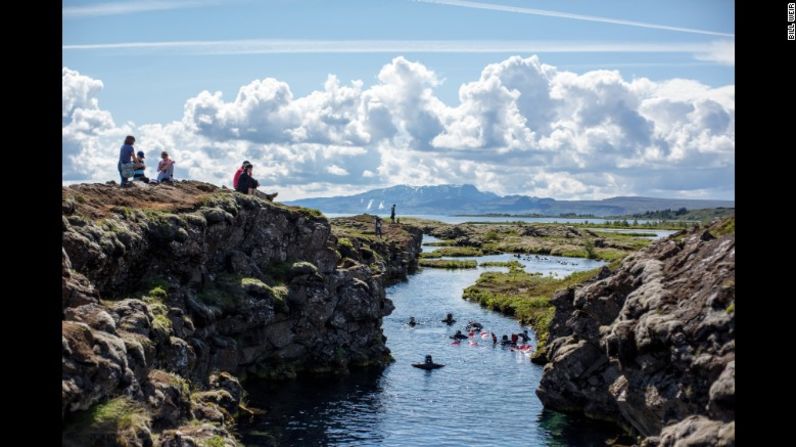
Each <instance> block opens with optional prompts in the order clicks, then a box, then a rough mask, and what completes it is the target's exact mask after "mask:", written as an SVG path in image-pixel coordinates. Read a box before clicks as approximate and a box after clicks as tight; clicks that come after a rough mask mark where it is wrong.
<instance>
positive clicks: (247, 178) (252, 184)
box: [235, 163, 260, 194]
mask: <svg viewBox="0 0 796 447" xmlns="http://www.w3.org/2000/svg"><path fill="white" fill-rule="evenodd" d="M253 168H254V166H252V164H251V163H249V164H247V165H246V166H245V167H244V168H243V172H242V173H241V174H240V177H238V185H237V186H235V191H238V192H239V193H243V194H254V190H255V189H257V187H258V186H260V182H258V181H257V180H255V179H254V177H252V170H253Z"/></svg>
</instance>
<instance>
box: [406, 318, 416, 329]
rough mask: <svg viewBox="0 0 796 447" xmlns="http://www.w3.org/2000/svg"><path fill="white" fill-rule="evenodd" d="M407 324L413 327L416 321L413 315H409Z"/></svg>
mask: <svg viewBox="0 0 796 447" xmlns="http://www.w3.org/2000/svg"><path fill="white" fill-rule="evenodd" d="M408 324H409V326H412V327H415V325H416V324H417V322H416V321H415V317H409V323H408Z"/></svg>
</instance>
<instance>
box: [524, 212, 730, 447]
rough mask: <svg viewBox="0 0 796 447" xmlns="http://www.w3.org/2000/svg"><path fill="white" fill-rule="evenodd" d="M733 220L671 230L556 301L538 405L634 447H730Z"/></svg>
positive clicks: (555, 299) (566, 292)
mask: <svg viewBox="0 0 796 447" xmlns="http://www.w3.org/2000/svg"><path fill="white" fill-rule="evenodd" d="M734 225H735V221H734V218H731V219H729V220H724V221H721V222H719V223H716V224H714V225H712V226H710V227H709V228H697V229H693V230H691V231H688V232H681V233H679V234H676V235H673V236H672V237H670V238H668V239H665V240H663V241H660V242H657V243H656V244H653V245H652V246H650V247H649V248H647V249H645V250H643V251H641V252H638V253H636V254H634V255H632V256H630V257H628V258H627V259H625V261H624V262H623V263H622V264H621V266H620V267H619V268H617V269H616V270H615V271H614V272H612V273H611V274H609V275H600V276H601V277H600V278H598V279H597V280H595V281H593V282H591V283H589V284H587V285H585V286H583V287H580V288H577V289H569V290H567V291H564V292H561V293H559V294H557V295H556V296H555V297H554V299H553V303H554V304H555V306H556V311H555V316H554V319H553V322H552V324H551V328H550V340H551V341H550V343H549V348H548V358H549V363H548V364H547V365H546V366H545V368H544V374H543V376H542V380H541V383H540V386H539V389H538V390H537V395H538V396H539V398H540V399H541V400H542V402H543V403H544V405H545V406H546V407H549V408H552V409H555V410H559V411H565V412H577V413H583V414H585V415H587V416H590V417H592V418H597V419H606V420H610V421H614V422H616V423H618V424H620V425H622V426H623V427H625V428H626V429H627V430H628V431H630V432H633V433H636V434H638V435H640V437H641V438H642V439H641V440H640V442H641V444H642V445H644V446H658V445H660V446H673V445H684V446H685V445H689V446H696V445H699V446H714V445H716V446H731V445H734V444H735V422H734V421H735V232H734Z"/></svg>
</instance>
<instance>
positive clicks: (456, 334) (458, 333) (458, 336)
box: [450, 331, 467, 340]
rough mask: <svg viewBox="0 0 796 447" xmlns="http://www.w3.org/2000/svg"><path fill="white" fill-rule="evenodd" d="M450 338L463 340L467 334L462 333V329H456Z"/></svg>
mask: <svg viewBox="0 0 796 447" xmlns="http://www.w3.org/2000/svg"><path fill="white" fill-rule="evenodd" d="M450 338H452V339H454V340H465V339H467V336H466V335H464V334H462V331H456V333H455V334H453V335H451V337H450Z"/></svg>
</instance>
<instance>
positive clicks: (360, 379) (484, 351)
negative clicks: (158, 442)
mask: <svg viewBox="0 0 796 447" xmlns="http://www.w3.org/2000/svg"><path fill="white" fill-rule="evenodd" d="M424 248H428V247H424ZM508 259H516V258H513V257H512V256H511V255H497V256H485V257H481V258H478V260H479V261H485V260H508ZM522 262H523V264H525V266H526V268H527V269H528V270H529V271H541V272H543V273H545V274H551V275H555V276H564V275H566V274H569V273H571V272H573V271H578V270H584V269H590V268H594V267H597V266H599V265H601V262H599V261H593V260H587V259H575V258H561V257H554V256H546V257H539V258H535V257H533V256H531V257H524V258H523V260H522ZM486 270H505V269H502V268H495V267H492V268H478V269H473V270H459V271H448V270H435V269H424V270H422V271H421V272H420V273H418V274H416V275H413V276H412V277H410V279H409V281H406V282H402V283H400V284H397V285H395V286H392V287H390V288H389V289H388V291H387V293H388V296H389V297H390V298H391V299H392V300H393V302H394V303H395V311H393V313H392V314H391V315H389V316H387V317H385V319H384V324H383V329H384V334H385V335H386V336H387V346H388V347H389V348H390V350H391V351H392V355H393V357H394V358H395V362H394V363H392V364H391V365H389V366H388V367H387V368H385V369H384V370H383V371H358V372H355V373H353V374H351V375H349V376H344V377H338V378H324V379H317V378H316V379H304V380H298V381H295V382H283V383H277V384H267V383H261V384H249V385H247V389H248V391H249V402H250V404H251V405H252V406H254V407H258V408H263V409H265V410H267V411H268V414H267V415H266V416H264V417H260V418H259V419H256V420H255V421H254V422H253V423H251V424H241V427H240V432H241V434H242V436H243V439H244V442H245V443H246V445H250V446H271V445H302V446H326V445H334V446H363V445H387V446H429V445H433V446H457V447H458V446H463V445H479V446H512V445H523V446H548V445H584V446H590V445H595V446H596V445H604V440H605V439H606V437H608V436H610V435H611V434H613V432H614V430H613V429H612V428H609V429H606V427H605V426H602V425H598V424H594V423H592V422H588V421H583V420H579V419H573V418H571V417H569V416H564V415H560V414H557V413H553V412H549V411H544V410H543V407H542V405H541V403H540V402H539V399H538V398H537V397H536V395H535V393H534V390H535V389H536V388H537V386H538V384H539V380H540V378H541V374H542V367H540V366H537V365H534V364H532V363H530V361H529V358H528V357H527V356H526V355H525V354H523V353H521V352H513V351H511V350H509V349H506V348H501V347H500V346H499V345H498V346H493V345H492V343H491V340H482V339H480V338H478V339H476V343H477V345H474V346H471V345H469V344H468V343H467V341H465V342H463V343H461V344H460V345H452V344H451V341H452V340H451V339H450V338H449V336H450V335H452V334H453V333H455V332H456V330H457V329H460V330H463V329H464V326H465V325H466V324H467V322H468V320H476V321H478V322H480V323H481V324H483V326H484V329H486V330H488V331H492V332H494V333H495V334H496V335H497V336H498V338H500V337H501V335H503V334H506V335H509V334H511V333H516V332H520V331H521V330H522V329H525V328H524V327H522V326H520V325H519V324H518V323H517V321H515V320H513V319H510V318H507V317H504V316H502V315H500V314H497V313H495V312H492V311H488V310H486V309H484V308H481V307H480V306H478V305H477V304H473V303H470V302H467V301H464V300H463V299H462V298H461V296H462V291H463V289H464V288H465V287H467V286H469V285H470V284H472V283H474V282H475V280H476V279H477V278H478V276H479V275H480V274H481V273H482V272H483V271H486ZM448 312H451V313H453V316H454V318H456V320H457V322H456V323H455V324H454V325H453V326H447V325H445V324H444V323H442V322H441V321H440V320H442V319H443V318H444V317H445V314H446V313H448ZM409 317H415V319H416V320H417V322H418V324H417V326H415V327H414V328H412V327H409V326H408V325H407V324H406V323H407V321H408V320H409ZM528 329H529V328H528ZM530 332H532V331H530ZM535 343H536V340H535V339H533V338H532V340H531V344H533V345H535ZM426 354H430V355H433V357H434V361H435V362H436V363H442V364H444V365H446V366H445V367H444V368H442V369H438V370H434V371H423V370H420V369H417V368H413V367H412V366H411V363H414V362H420V361H422V360H423V357H424V356H425V355H426Z"/></svg>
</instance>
